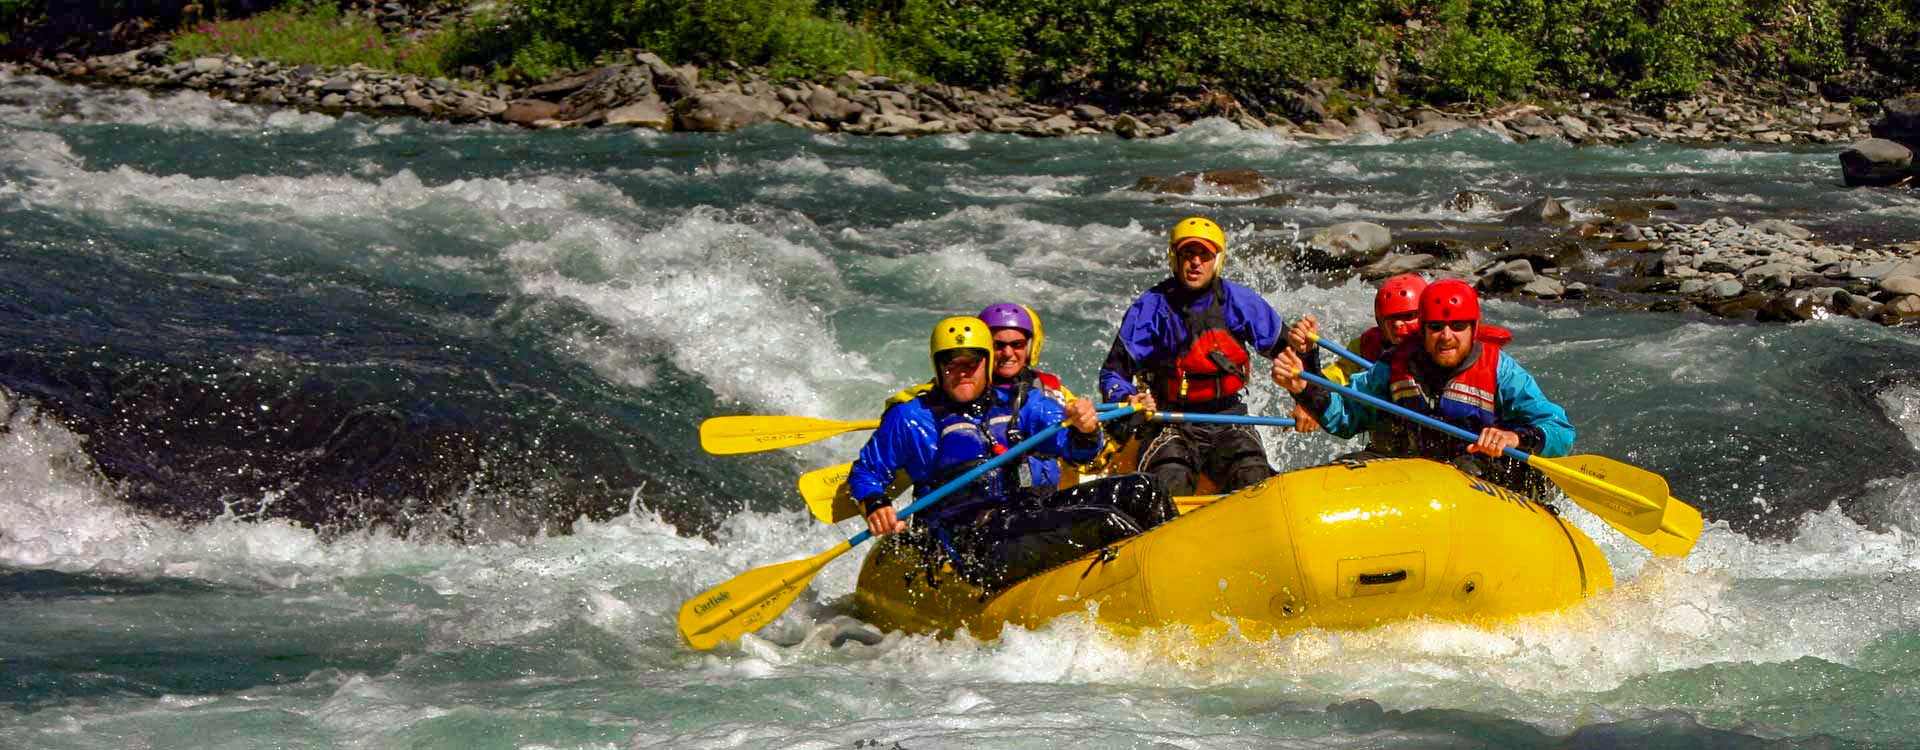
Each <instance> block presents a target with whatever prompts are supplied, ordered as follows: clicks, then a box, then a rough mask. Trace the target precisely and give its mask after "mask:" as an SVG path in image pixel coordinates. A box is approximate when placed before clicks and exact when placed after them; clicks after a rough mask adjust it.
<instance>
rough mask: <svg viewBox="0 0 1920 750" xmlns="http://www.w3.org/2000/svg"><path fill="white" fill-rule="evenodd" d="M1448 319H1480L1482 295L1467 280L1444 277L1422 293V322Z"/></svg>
mask: <svg viewBox="0 0 1920 750" xmlns="http://www.w3.org/2000/svg"><path fill="white" fill-rule="evenodd" d="M1446 320H1471V321H1474V322H1476V323H1477V322H1479V321H1480V295H1478V294H1474V292H1473V287H1472V286H1471V285H1469V284H1467V282H1464V281H1461V280H1459V279H1442V280H1440V281H1436V282H1433V283H1432V284H1428V285H1427V288H1426V291H1423V292H1421V293H1420V322H1422V323H1432V322H1435V321H1446Z"/></svg>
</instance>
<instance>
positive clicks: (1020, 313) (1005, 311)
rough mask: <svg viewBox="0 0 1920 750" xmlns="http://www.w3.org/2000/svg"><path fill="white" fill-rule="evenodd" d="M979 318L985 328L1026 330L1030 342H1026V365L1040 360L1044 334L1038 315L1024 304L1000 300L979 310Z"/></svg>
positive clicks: (1029, 365)
mask: <svg viewBox="0 0 1920 750" xmlns="http://www.w3.org/2000/svg"><path fill="white" fill-rule="evenodd" d="M980 319H981V320H983V321H986V324H987V328H989V329H992V328H1014V329H1018V330H1022V331H1026V332H1027V338H1028V339H1029V341H1030V343H1028V344H1027V366H1028V367H1032V366H1034V365H1035V364H1037V363H1039V361H1040V340H1041V337H1042V336H1043V335H1044V333H1043V332H1042V330H1041V328H1040V316H1039V315H1038V314H1035V313H1034V311H1033V310H1031V309H1028V308H1027V306H1026V305H1016V304H1014V303H1012V302H1000V303H997V304H992V305H987V307H986V309H984V310H981V311H980Z"/></svg>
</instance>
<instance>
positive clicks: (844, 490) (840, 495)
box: [800, 463, 913, 523]
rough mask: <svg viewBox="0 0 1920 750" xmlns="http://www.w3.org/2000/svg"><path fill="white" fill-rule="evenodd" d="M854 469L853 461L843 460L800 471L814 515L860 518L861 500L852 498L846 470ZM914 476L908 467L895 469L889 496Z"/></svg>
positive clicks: (831, 520)
mask: <svg viewBox="0 0 1920 750" xmlns="http://www.w3.org/2000/svg"><path fill="white" fill-rule="evenodd" d="M852 471H853V464H850V463H847V464H840V465H838V466H829V467H826V468H824V469H814V470H813V471H809V472H807V473H805V474H801V475H800V499H802V500H805V501H807V510H810V511H813V517H814V518H818V519H820V520H821V521H825V522H827V523H839V522H841V521H845V520H847V519H849V518H860V517H862V516H865V515H866V514H865V513H861V512H860V503H857V502H855V501H854V499H853V489H852V488H851V487H849V486H848V485H847V474H848V473H850V472H852ZM911 486H913V479H912V478H910V477H908V476H907V472H905V471H896V472H894V473H893V483H892V484H889V485H887V496H888V497H898V496H899V495H900V493H902V492H905V491H906V489H907V488H908V487H911Z"/></svg>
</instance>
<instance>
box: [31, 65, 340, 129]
mask: <svg viewBox="0 0 1920 750" xmlns="http://www.w3.org/2000/svg"><path fill="white" fill-rule="evenodd" d="M0 120H5V121H8V122H13V123H39V124H52V123H60V124H84V123H115V124H122V125H138V126H142V127H151V128H156V129H159V130H170V131H171V130H190V131H207V130H218V131H247V130H262V129H265V130H279V131H286V132H297V133H312V132H318V131H322V130H326V129H328V128H331V127H333V126H334V125H335V124H336V123H337V122H338V118H335V117H332V116H329V115H324V114H319V113H313V112H299V111H295V110H283V109H277V108H270V107H258V106H253V105H247V104H235V103H233V102H229V101H226V100H224V99H215V98H213V97H210V96H207V95H206V94H203V93H200V92H198V91H175V92H169V93H164V94H159V95H155V94H150V93H148V92H146V91H143V90H140V89H112V88H104V89H95V88H88V87H84V86H76V85H73V84H69V83H63V82H60V81H55V80H53V79H50V78H47V77H45V76H39V75H19V74H15V73H11V72H7V71H4V70H0Z"/></svg>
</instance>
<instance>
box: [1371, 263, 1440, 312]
mask: <svg viewBox="0 0 1920 750" xmlns="http://www.w3.org/2000/svg"><path fill="white" fill-rule="evenodd" d="M1426 288H1427V280H1426V279H1423V278H1420V277H1419V276H1417V275H1414V274H1410V273H1403V274H1400V275H1399V276H1395V277H1393V278H1391V279H1387V280H1386V281H1383V282H1381V283H1380V291H1379V292H1377V293H1375V294H1374V295H1373V317H1374V319H1375V320H1385V319H1386V317H1387V316H1388V315H1399V314H1401V313H1410V312H1416V311H1418V310H1419V309H1420V292H1421V290H1423V289H1426Z"/></svg>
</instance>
